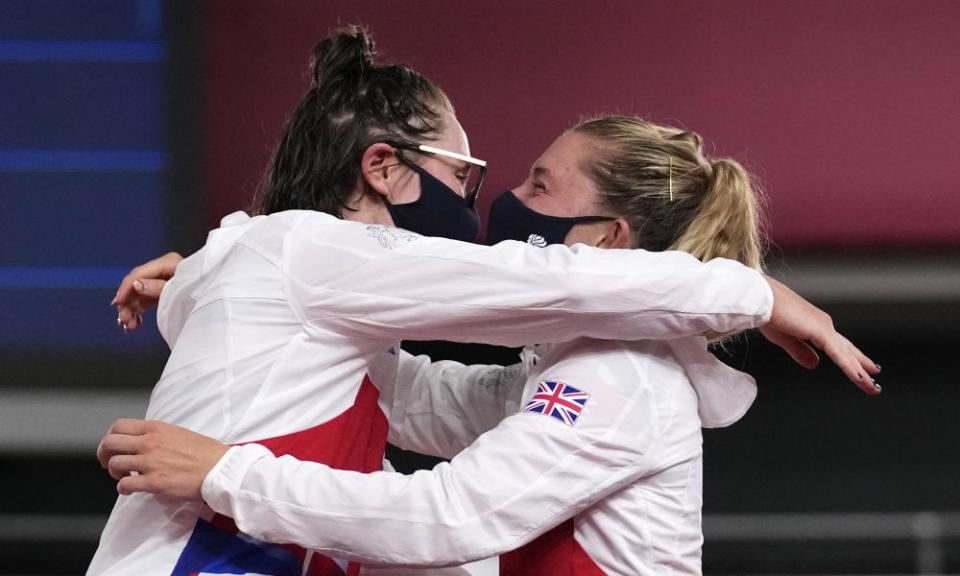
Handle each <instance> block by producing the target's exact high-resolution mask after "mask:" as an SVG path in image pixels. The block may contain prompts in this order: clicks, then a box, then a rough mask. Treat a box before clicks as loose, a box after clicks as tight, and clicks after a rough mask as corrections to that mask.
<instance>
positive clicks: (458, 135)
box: [430, 111, 470, 156]
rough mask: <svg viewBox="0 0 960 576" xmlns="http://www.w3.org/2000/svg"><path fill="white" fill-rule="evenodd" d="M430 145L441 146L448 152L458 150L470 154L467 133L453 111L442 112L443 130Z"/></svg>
mask: <svg viewBox="0 0 960 576" xmlns="http://www.w3.org/2000/svg"><path fill="white" fill-rule="evenodd" d="M430 144H431V146H436V147H437V148H443V149H444V150H449V151H450V152H458V153H460V154H464V155H466V156H470V142H469V140H467V133H466V132H465V131H464V129H463V126H461V125H460V121H459V120H457V117H456V116H455V115H454V114H453V112H449V111H447V112H444V113H443V130H442V131H441V132H440V134H439V137H438V138H437V139H436V140H434V141H433V142H431V143H430Z"/></svg>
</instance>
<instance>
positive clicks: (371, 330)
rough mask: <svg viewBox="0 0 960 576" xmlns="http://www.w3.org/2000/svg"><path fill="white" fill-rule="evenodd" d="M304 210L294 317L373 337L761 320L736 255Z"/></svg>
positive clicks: (554, 335)
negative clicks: (432, 228)
mask: <svg viewBox="0 0 960 576" xmlns="http://www.w3.org/2000/svg"><path fill="white" fill-rule="evenodd" d="M312 220H313V219H311V218H309V217H304V219H303V220H301V221H300V222H299V223H298V224H297V225H296V226H295V227H294V228H293V229H292V230H291V232H290V233H289V234H288V235H287V238H286V241H285V243H284V253H283V259H282V260H283V263H282V266H283V274H284V287H285V289H286V290H287V294H288V298H289V300H290V302H291V303H292V305H293V307H294V309H295V310H296V311H297V312H298V313H299V314H300V315H301V318H302V320H303V321H304V322H305V323H308V324H309V323H315V324H317V325H323V326H325V327H327V328H329V329H333V330H336V331H337V332H340V333H345V334H352V335H356V336H361V337H370V338H378V339H413V340H451V341H456V342H482V343H488V344H500V345H505V346H521V345H523V344H527V343H529V342H533V341H536V342H542V343H550V342H564V341H569V340H571V339H573V338H575V337H577V336H587V337H591V338H601V339H614V340H638V339H664V338H679V337H683V336H689V335H694V334H703V333H706V332H708V331H715V332H724V333H725V332H733V331H737V330H743V329H747V328H753V327H756V326H758V325H761V324H763V323H765V322H766V321H767V320H769V317H770V313H771V311H772V308H773V294H772V292H771V290H770V287H769V285H768V284H767V282H766V280H764V279H763V277H762V276H761V275H760V274H759V273H758V272H756V271H754V270H751V269H750V268H748V267H746V266H743V265H741V264H739V263H737V262H734V261H731V260H724V259H719V258H718V259H714V260H711V261H710V262H707V263H702V262H700V261H699V260H697V259H696V258H694V257H692V256H690V255H689V254H686V253H682V252H656V253H654V252H647V251H643V250H601V249H594V248H589V247H586V246H582V245H577V246H574V247H572V248H568V247H566V246H561V245H556V246H548V247H546V248H537V247H534V246H530V245H527V244H523V243H520V242H513V241H509V242H502V243H500V244H498V245H496V246H480V245H475V244H469V243H464V242H456V241H453V240H447V239H443V238H428V237H422V236H419V235H416V234H413V233H410V232H406V231H404V230H400V229H396V228H389V227H386V226H374V225H365V224H359V223H356V222H346V221H334V222H330V220H331V219H329V218H328V219H326V220H324V224H323V225H322V226H311V225H310V222H311V221H312Z"/></svg>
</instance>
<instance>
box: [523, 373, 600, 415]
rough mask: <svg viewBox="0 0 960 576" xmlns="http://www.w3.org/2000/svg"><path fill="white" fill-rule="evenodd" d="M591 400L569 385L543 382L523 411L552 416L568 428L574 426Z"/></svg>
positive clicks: (550, 381)
mask: <svg viewBox="0 0 960 576" xmlns="http://www.w3.org/2000/svg"><path fill="white" fill-rule="evenodd" d="M589 398H590V395H589V394H587V393H586V392H584V391H583V390H579V389H577V388H575V387H573V386H570V385H569V384H564V383H563V382H557V381H554V380H541V381H540V382H539V383H538V384H537V391H536V392H535V393H534V394H533V397H532V398H530V401H529V402H527V405H526V406H524V407H523V411H524V412H532V413H534V414H543V415H544V416H550V417H551V418H556V419H557V420H559V421H561V422H563V423H564V424H566V425H567V426H574V425H576V423H577V418H579V417H580V413H581V412H583V407H584V405H586V403H587V400H588V399H589Z"/></svg>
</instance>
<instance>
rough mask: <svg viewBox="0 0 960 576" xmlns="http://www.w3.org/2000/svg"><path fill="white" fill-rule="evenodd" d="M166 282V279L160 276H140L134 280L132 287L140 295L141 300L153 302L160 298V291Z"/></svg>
mask: <svg viewBox="0 0 960 576" xmlns="http://www.w3.org/2000/svg"><path fill="white" fill-rule="evenodd" d="M166 284H167V281H166V280H163V279H160V278H141V279H139V280H134V282H133V289H134V290H135V291H136V292H137V294H139V295H140V299H141V300H146V301H148V302H154V301H157V300H160V293H161V292H163V287H164V286H165V285H166Z"/></svg>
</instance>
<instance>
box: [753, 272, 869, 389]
mask: <svg viewBox="0 0 960 576" xmlns="http://www.w3.org/2000/svg"><path fill="white" fill-rule="evenodd" d="M766 280H767V282H769V283H770V288H771V289H772V290H773V313H772V314H771V315H770V322H768V323H767V325H766V326H763V327H762V328H760V332H761V333H762V334H763V335H764V336H765V337H766V338H767V340H769V341H771V342H773V343H774V344H776V345H777V346H779V347H781V348H783V349H784V350H785V351H786V352H787V354H789V355H790V357H791V358H793V359H794V360H795V361H796V362H797V363H798V364H800V365H801V366H803V367H804V368H816V367H817V365H818V364H819V363H820V357H819V356H818V355H817V352H816V349H819V350H822V351H823V352H824V353H825V354H826V355H827V356H828V357H830V359H831V360H833V362H834V364H836V365H837V366H838V367H839V368H840V370H842V371H843V373H844V374H846V376H847V378H849V379H850V381H851V382H853V383H854V384H856V385H857V386H859V387H860V389H861V390H863V391H864V392H866V393H867V394H870V395H876V394H879V393H880V385H879V384H877V383H876V381H874V379H873V378H872V376H876V375H877V374H879V373H880V366H878V365H877V363H876V362H874V361H873V360H871V359H870V358H867V356H866V355H865V354H864V353H863V352H861V351H860V350H859V349H858V348H857V347H856V346H854V345H853V344H852V343H851V342H850V341H849V340H847V339H846V338H845V337H844V336H843V335H842V334H840V333H839V332H837V330H836V329H835V328H834V326H833V320H832V319H831V318H830V316H829V315H828V314H827V313H826V312H824V311H823V310H820V309H819V308H817V307H816V306H814V305H813V304H811V303H809V302H807V301H806V300H804V299H803V298H801V297H800V296H799V295H798V294H797V293H796V292H794V291H793V290H791V289H789V288H787V287H786V286H784V285H783V284H781V283H780V282H778V281H776V280H774V279H773V278H770V277H769V276H767V277H766ZM811 345H812V346H811Z"/></svg>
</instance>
